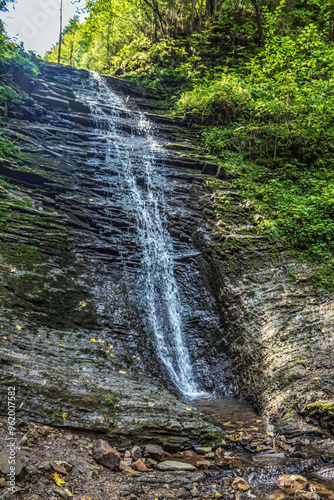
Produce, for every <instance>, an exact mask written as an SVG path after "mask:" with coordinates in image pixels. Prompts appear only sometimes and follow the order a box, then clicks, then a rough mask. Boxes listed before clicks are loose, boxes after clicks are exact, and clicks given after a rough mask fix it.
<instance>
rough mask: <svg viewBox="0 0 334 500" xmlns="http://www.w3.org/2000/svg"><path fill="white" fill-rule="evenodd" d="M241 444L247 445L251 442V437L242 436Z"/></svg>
mask: <svg viewBox="0 0 334 500" xmlns="http://www.w3.org/2000/svg"><path fill="white" fill-rule="evenodd" d="M240 444H241V446H247V445H248V444H249V439H248V438H246V437H242V438H241V439H240Z"/></svg>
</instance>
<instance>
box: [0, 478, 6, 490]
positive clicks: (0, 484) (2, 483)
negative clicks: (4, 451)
mask: <svg viewBox="0 0 334 500" xmlns="http://www.w3.org/2000/svg"><path fill="white" fill-rule="evenodd" d="M5 484H6V480H5V478H4V477H2V478H0V488H4V486H5Z"/></svg>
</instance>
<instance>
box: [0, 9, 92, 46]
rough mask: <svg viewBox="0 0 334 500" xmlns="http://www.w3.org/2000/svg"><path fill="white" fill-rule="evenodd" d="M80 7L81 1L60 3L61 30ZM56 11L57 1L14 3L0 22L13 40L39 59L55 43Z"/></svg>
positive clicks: (57, 22)
mask: <svg viewBox="0 0 334 500" xmlns="http://www.w3.org/2000/svg"><path fill="white" fill-rule="evenodd" d="M83 4H84V0H79V1H78V0H76V1H75V2H74V1H73V0H63V27H65V26H66V24H67V23H68V21H69V20H70V19H71V18H72V17H73V16H74V14H75V13H76V10H77V8H78V6H80V5H81V6H83ZM59 12H60V0H16V2H15V4H14V8H13V7H12V6H10V7H9V12H2V13H1V19H2V21H3V22H4V23H5V28H6V32H7V34H8V35H9V36H10V37H11V38H12V39H13V41H16V42H21V41H22V42H24V47H25V49H26V50H34V51H35V52H36V53H37V54H38V55H41V56H43V55H44V54H45V52H46V51H47V50H48V49H50V48H51V46H52V45H54V44H56V43H57V41H58V37H59V22H60V20H59V17H60V16H59Z"/></svg>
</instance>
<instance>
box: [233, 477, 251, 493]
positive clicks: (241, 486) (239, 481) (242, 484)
mask: <svg viewBox="0 0 334 500" xmlns="http://www.w3.org/2000/svg"><path fill="white" fill-rule="evenodd" d="M231 486H232V488H233V489H234V490H236V491H248V490H250V486H249V484H248V483H247V481H245V479H243V478H242V477H236V478H235V479H234V480H233V481H232V484H231Z"/></svg>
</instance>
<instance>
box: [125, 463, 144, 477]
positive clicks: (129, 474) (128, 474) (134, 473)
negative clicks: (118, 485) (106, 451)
mask: <svg viewBox="0 0 334 500" xmlns="http://www.w3.org/2000/svg"><path fill="white" fill-rule="evenodd" d="M122 474H123V475H124V476H126V477H139V476H140V472H138V471H136V470H133V469H132V468H131V467H128V466H127V465H125V466H123V467H122Z"/></svg>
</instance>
